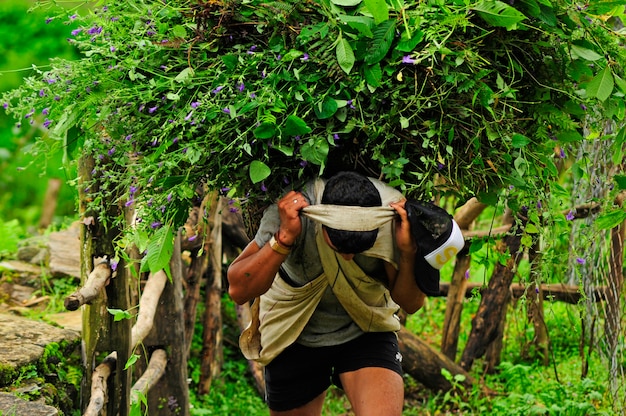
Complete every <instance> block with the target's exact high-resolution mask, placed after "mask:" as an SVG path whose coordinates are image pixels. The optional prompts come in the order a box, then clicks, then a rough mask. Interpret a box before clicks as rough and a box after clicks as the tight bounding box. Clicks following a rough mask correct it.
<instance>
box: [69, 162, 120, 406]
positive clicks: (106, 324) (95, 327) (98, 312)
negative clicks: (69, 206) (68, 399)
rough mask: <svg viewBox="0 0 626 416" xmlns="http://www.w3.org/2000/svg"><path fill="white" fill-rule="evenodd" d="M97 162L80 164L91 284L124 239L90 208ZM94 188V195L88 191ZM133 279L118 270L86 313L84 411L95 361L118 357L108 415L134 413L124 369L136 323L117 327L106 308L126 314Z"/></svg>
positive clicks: (85, 260) (85, 262)
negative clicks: (110, 354)
mask: <svg viewBox="0 0 626 416" xmlns="http://www.w3.org/2000/svg"><path fill="white" fill-rule="evenodd" d="M94 166H95V163H94V159H93V157H92V156H90V155H86V154H85V155H83V156H82V157H81V158H80V160H79V166H78V177H79V186H78V192H79V214H80V216H81V222H82V226H81V235H80V237H81V238H80V240H81V249H80V258H81V266H80V268H81V281H82V283H83V284H84V283H86V280H87V276H88V275H89V274H90V273H91V271H92V270H93V268H94V264H93V259H94V258H96V257H101V256H103V255H108V256H109V258H110V257H111V256H112V254H113V253H114V251H115V250H114V248H113V240H114V238H115V237H116V236H117V235H118V234H119V230H118V229H116V228H114V227H109V228H105V227H103V226H102V225H101V224H100V223H99V221H98V219H97V215H95V213H93V212H90V211H89V209H88V204H89V201H90V198H91V197H90V195H91V194H93V193H97V192H98V191H99V189H98V184H97V183H95V182H93V181H92V179H93V178H92V171H93V170H94ZM88 186H90V189H87V187H88ZM109 209H110V212H108V213H106V214H107V216H109V217H111V218H113V217H116V216H118V215H119V214H120V213H121V212H122V211H121V209H120V208H119V207H117V206H115V205H111V206H110V208H109ZM129 284H130V280H129V273H128V272H127V271H126V269H125V267H124V263H123V262H120V263H119V264H118V268H117V272H116V276H115V278H113V279H111V280H110V283H109V284H108V286H106V287H105V290H104V291H102V292H103V293H101V296H98V297H96V298H94V299H93V300H92V301H91V303H90V304H87V305H85V306H84V307H83V319H82V322H83V326H82V338H83V346H84V349H83V352H84V354H83V358H84V361H83V366H84V372H85V373H84V376H83V380H82V388H81V391H82V395H81V408H83V409H84V408H85V406H87V404H88V403H89V395H90V393H91V383H92V374H93V372H94V369H95V365H96V362H95V361H96V356H97V355H98V353H100V352H103V351H113V350H115V351H116V352H117V363H118V368H117V369H116V371H113V376H112V377H111V380H109V383H108V384H109V397H111V400H109V402H108V404H107V406H106V414H107V415H109V416H127V415H128V413H129V409H130V404H129V398H130V397H129V391H130V387H131V384H130V382H131V378H130V373H129V372H128V371H122V370H120V369H119V366H120V365H121V366H122V367H121V368H123V366H124V364H125V363H126V361H127V360H128V358H129V357H130V353H131V348H130V330H131V326H132V322H131V321H130V320H128V319H124V320H121V321H119V322H114V318H113V316H112V315H111V314H109V313H108V311H107V307H110V308H118V309H122V310H127V309H129V308H130V306H131V302H132V300H131V299H130V293H129Z"/></svg>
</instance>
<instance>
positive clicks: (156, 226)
mask: <svg viewBox="0 0 626 416" xmlns="http://www.w3.org/2000/svg"><path fill="white" fill-rule="evenodd" d="M160 226H161V223H160V222H159V221H154V222H153V223H152V224H150V228H152V229H153V230H154V229H157V228H159V227H160Z"/></svg>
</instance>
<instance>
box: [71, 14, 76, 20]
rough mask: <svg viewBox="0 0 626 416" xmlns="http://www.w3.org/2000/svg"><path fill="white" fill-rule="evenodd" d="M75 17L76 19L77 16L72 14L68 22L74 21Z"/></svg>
mask: <svg viewBox="0 0 626 416" xmlns="http://www.w3.org/2000/svg"><path fill="white" fill-rule="evenodd" d="M77 17H78V15H77V14H73V15H71V16H70V20H74V19H76V18H77Z"/></svg>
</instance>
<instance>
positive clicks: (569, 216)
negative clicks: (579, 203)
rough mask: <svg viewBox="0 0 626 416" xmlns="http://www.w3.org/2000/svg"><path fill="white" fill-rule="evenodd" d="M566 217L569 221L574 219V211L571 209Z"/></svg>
mask: <svg viewBox="0 0 626 416" xmlns="http://www.w3.org/2000/svg"><path fill="white" fill-rule="evenodd" d="M565 219H566V220H568V221H571V220H573V219H574V211H572V210H570V212H568V213H567V215H566V216H565Z"/></svg>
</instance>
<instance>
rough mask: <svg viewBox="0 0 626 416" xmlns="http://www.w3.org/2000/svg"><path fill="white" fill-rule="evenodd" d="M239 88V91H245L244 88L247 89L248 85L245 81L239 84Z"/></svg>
mask: <svg viewBox="0 0 626 416" xmlns="http://www.w3.org/2000/svg"><path fill="white" fill-rule="evenodd" d="M237 89H238V90H239V92H243V90H245V89H246V86H245V84H244V83H243V82H241V83H240V84H239V85H237Z"/></svg>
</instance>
